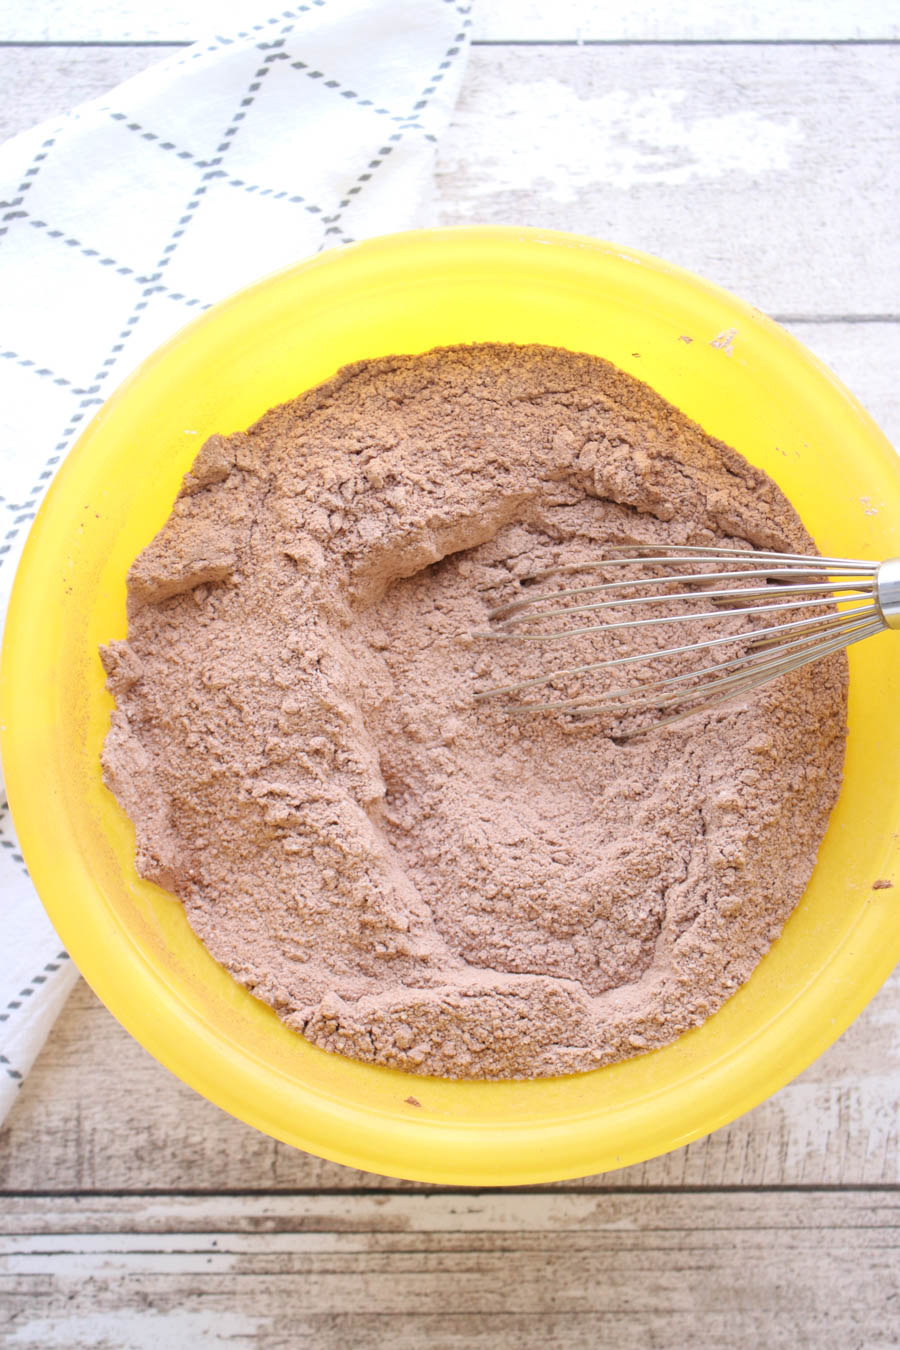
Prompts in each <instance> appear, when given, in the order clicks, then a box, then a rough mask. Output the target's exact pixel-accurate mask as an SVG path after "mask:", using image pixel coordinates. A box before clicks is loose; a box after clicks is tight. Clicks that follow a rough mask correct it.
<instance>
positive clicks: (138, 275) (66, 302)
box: [0, 0, 470, 1120]
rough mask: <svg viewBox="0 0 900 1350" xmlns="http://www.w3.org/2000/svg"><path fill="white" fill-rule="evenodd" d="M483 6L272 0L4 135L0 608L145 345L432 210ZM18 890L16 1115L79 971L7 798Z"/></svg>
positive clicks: (5, 862) (5, 1047) (8, 1035)
mask: <svg viewBox="0 0 900 1350" xmlns="http://www.w3.org/2000/svg"><path fill="white" fill-rule="evenodd" d="M469 9H470V5H469V4H468V3H457V2H456V0H309V3H307V4H300V5H297V6H295V7H294V8H293V9H286V10H284V11H282V12H281V13H279V14H275V15H273V16H271V17H260V15H259V12H258V10H257V11H255V12H252V14H250V13H248V23H247V28H246V30H245V31H242V32H236V33H232V34H230V35H228V36H222V37H216V38H214V39H212V40H210V41H209V42H203V43H198V44H197V45H195V46H192V47H190V48H188V49H187V50H186V51H184V52H182V53H179V55H178V56H175V57H172V58H171V59H169V60H167V61H165V62H163V63H161V64H160V65H157V66H154V67H153V68H152V69H150V70H148V71H146V72H145V73H144V74H142V75H139V76H138V77H137V78H136V79H133V80H129V81H128V82H127V83H126V84H123V85H120V87H119V88H118V89H116V90H114V91H113V93H112V94H109V95H107V96H105V97H103V98H102V99H98V100H95V101H94V102H91V103H87V104H85V105H83V106H82V107H81V108H79V109H78V110H77V111H75V112H73V113H71V114H69V115H68V116H67V117H65V118H62V119H60V120H58V121H55V122H48V123H45V124H44V125H43V126H40V127H37V128H36V129H35V130H34V131H29V132H27V133H25V134H24V135H21V136H17V137H15V138H14V139H13V140H11V141H8V142H7V143H6V144H5V145H3V146H0V195H2V198H3V200H2V202H0V212H2V214H0V358H2V359H0V474H2V481H0V491H2V494H3V495H2V497H0V613H2V612H5V608H6V600H7V598H8V595H9V590H10V587H11V584H12V576H13V573H14V570H15V566H16V563H17V561H18V558H19V556H20V554H21V549H22V545H23V543H24V539H25V535H26V534H27V531H28V526H29V523H30V522H31V520H32V519H33V517H34V514H35V511H36V509H37V506H38V504H39V503H40V500H41V497H42V495H43V493H44V490H45V488H46V487H47V485H48V483H49V482H50V480H51V479H52V477H53V474H54V472H55V470H56V468H57V466H58V465H59V463H60V461H61V460H62V459H63V457H64V456H65V454H66V451H67V450H68V449H69V447H70V445H71V444H72V442H73V441H74V440H75V438H76V437H77V435H78V434H79V432H80V431H81V430H82V429H83V428H84V425H85V423H86V422H87V421H88V420H89V419H90V418H91V417H92V416H93V414H94V411H95V410H96V408H97V407H98V406H99V405H100V404H101V403H102V402H103V400H104V399H105V398H106V397H107V396H108V395H109V394H110V393H111V392H112V390H113V389H114V388H115V386H116V385H117V384H119V383H120V381H121V380H123V379H124V378H125V376H126V375H127V374H128V373H129V372H130V371H131V370H132V369H133V368H134V367H135V366H136V365H137V364H138V362H139V361H141V360H143V358H144V357H145V356H147V355H148V354H149V353H150V352H152V351H153V350H154V348H156V347H157V346H159V344H160V343H161V342H163V341H164V340H165V339H166V338H168V337H169V336H170V335H171V334H172V333H173V332H175V331H176V330H177V329H178V328H180V327H181V326H182V325H183V324H184V323H186V322H187V321H188V320H189V319H190V318H191V317H192V316H193V315H195V314H197V313H198V312H199V311H200V310H202V309H205V308H207V306H209V305H210V304H212V303H214V302H215V301H217V300H219V299H221V298H222V297H223V296H226V295H228V294H230V293H231V292H232V291H235V290H237V289H238V288H239V287H241V286H244V285H246V284H247V283H248V282H250V281H252V280H254V279H255V278H256V277H257V276H258V275H260V274H263V273H266V272H271V271H274V270H275V269H276V268H278V267H281V266H285V265H287V264H288V263H292V262H295V261H297V260H298V259H300V258H303V257H305V256H307V255H309V254H312V253H316V252H318V251H320V250H322V249H325V248H328V247H330V246H332V245H334V244H343V243H349V242H351V241H352V240H354V239H360V238H365V237H367V236H370V235H375V234H382V233H386V232H390V231H392V230H401V229H407V228H412V227H415V226H418V225H427V224H429V223H430V221H429V215H430V197H431V183H432V171H433V162H434V148H435V142H436V140H437V138H438V136H439V135H440V134H441V132H442V131H443V130H444V128H445V127H446V125H447V122H448V120H449V117H450V113H451V111H452V108H453V103H454V100H455V97H456V93H457V90H458V88H459V83H460V79H461V76H462V71H463V66H464V63H465V58H466V51H467V46H468V33H467V30H468V27H469ZM249 10H250V6H249V5H248V12H249ZM0 894H2V898H3V902H2V904H3V908H2V912H3V939H4V940H3V944H2V949H0V1120H2V1119H3V1117H4V1115H5V1114H6V1112H7V1111H8V1109H9V1107H10V1105H11V1104H12V1102H13V1101H14V1099H15V1095H16V1091H17V1089H18V1088H19V1087H20V1086H21V1083H22V1081H23V1078H24V1076H25V1074H26V1073H27V1072H28V1070H29V1068H30V1067H31V1065H32V1063H33V1062H34V1059H35V1056H36V1055H37V1053H38V1051H39V1050H40V1048H41V1046H42V1045H43V1042H44V1040H45V1038H46V1036H47V1033H48V1032H49V1030H50V1028H51V1026H52V1025H53V1022H54V1020H55V1018H56V1016H57V1014H58V1013H59V1011H60V1009H61V1007H62V1005H63V1003H64V1002H65V999H66V996H67V995H68V993H69V991H70V990H71V988H72V985H73V984H74V982H75V979H76V971H75V970H74V968H73V966H72V963H71V961H69V959H68V957H67V956H66V953H65V952H64V951H61V950H60V942H59V939H58V938H57V936H56V934H55V933H54V931H53V929H52V927H51V925H50V923H49V921H48V919H47V917H46V915H45V913H44V911H43V909H42V908H41V905H40V902H39V901H38V899H37V896H36V895H35V892H34V890H33V888H32V886H31V884H30V882H29V880H28V874H27V872H26V870H25V865H24V863H23V861H22V856H21V854H20V853H19V850H18V845H17V843H16V839H15V836H14V834H13V830H12V824H11V821H10V817H9V812H8V810H7V807H6V802H5V800H4V801H3V803H2V811H0Z"/></svg>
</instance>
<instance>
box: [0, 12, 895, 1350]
mask: <svg viewBox="0 0 900 1350" xmlns="http://www.w3.org/2000/svg"><path fill="white" fill-rule="evenodd" d="M601 8H602V11H603V12H602V13H599V12H597V13H595V12H594V9H595V7H594V6H592V5H590V4H587V3H582V2H581V0H557V3H555V4H554V5H552V6H543V5H538V4H537V3H531V2H530V0H480V12H479V13H478V14H477V17H476V28H475V32H476V38H477V41H476V44H475V46H474V48H473V50H472V53H471V59H470V63H469V67H468V71H467V75H466V79H465V85H464V88H463V93H462V97H461V101H460V104H459V107H458V110H457V113H456V116H455V119H454V122H453V126H452V128H451V131H450V132H449V134H448V135H447V136H446V138H445V140H444V141H443V143H442V145H441V147H440V152H439V159H438V167H437V193H436V201H435V208H434V216H435V220H436V221H438V222H445V223H457V222H463V221H514V222H520V223H535V224H537V223H540V224H545V225H553V226H559V227H563V228H569V229H576V230H580V231H584V232H585V233H589V234H595V235H600V236H605V237H608V238H613V239H616V240H620V241H622V242H623V243H628V244H632V245H635V246H638V247H641V248H644V249H647V250H649V251H651V252H654V253H658V254H660V255H662V256H664V257H667V258H670V259H672V260H673V261H676V262H679V263H681V264H683V265H685V266H687V267H689V268H692V269H694V270H696V271H698V272H700V273H702V274H704V275H706V276H708V277H711V278H713V279H714V280H716V281H719V282H720V283H722V284H723V285H725V286H728V287H730V288H731V289H733V290H735V291H737V292H738V293H739V294H741V295H743V296H744V297H745V298H747V299H749V300H751V301H753V302H754V303H755V304H757V305H759V306H760V307H761V308H762V309H765V310H767V311H768V312H770V313H773V314H775V315H776V316H777V317H779V318H780V319H781V320H782V321H783V322H784V323H785V324H786V325H787V327H788V328H790V329H791V331H792V332H794V333H796V334H797V336H798V337H799V338H800V339H801V340H802V341H803V342H805V343H806V344H807V345H808V346H810V347H811V348H812V349H813V350H814V351H815V352H817V353H818V354H819V355H820V356H821V357H822V358H823V360H825V361H826V362H827V363H828V364H830V365H831V366H832V367H833V368H834V370H835V371H836V372H837V373H838V374H839V375H840V376H841V378H842V379H844V381H845V382H846V383H847V384H848V385H849V386H850V387H851V388H852V389H853V390H854V391H855V392H856V393H857V395H858V396H859V397H860V398H861V399H862V401H863V402H864V403H865V404H866V405H867V406H868V408H869V410H870V411H871V412H872V413H873V415H874V416H875V418H876V420H878V421H879V422H880V423H881V425H882V426H883V427H884V429H885V430H886V431H887V433H888V435H892V436H893V437H894V439H895V440H897V441H900V393H898V389H900V381H898V376H897V372H898V370H900V328H898V320H900V267H898V263H897V257H898V243H900V189H898V184H900V138H898V130H900V129H898V125H897V123H898V61H900V48H898V45H897V41H898V37H900V24H898V22H897V18H898V15H897V11H896V10H895V9H894V8H893V7H892V6H891V5H889V4H881V3H876V2H875V0H873V2H872V3H868V4H862V5H861V4H858V3H857V4H855V5H854V4H851V3H849V0H848V2H847V3H842V2H838V0H832V3H824V2H823V3H818V4H809V3H803V0H785V2H784V3H775V0H767V2H766V3H758V4H756V5H750V6H734V5H732V4H725V3H724V0H687V2H686V3H682V4H681V5H680V6H679V7H678V13H677V15H676V14H675V13H673V12H670V10H669V7H668V6H665V5H662V4H653V3H652V2H651V0H647V3H640V2H638V3H635V4H631V5H628V6H626V5H625V4H624V3H610V4H607V5H604V6H602V7H601V6H597V7H596V10H597V11H599V10H600V9H601ZM236 9H237V6H236V5H234V4H223V3H221V2H220V3H219V4H218V5H217V6H215V8H214V9H213V6H212V5H211V4H210V3H209V0H182V2H181V3H178V4H177V5H176V4H175V2H174V0H167V2H164V3H157V4H155V5H154V6H153V8H152V11H151V9H150V7H149V6H146V5H142V4H141V0H133V3H125V4H118V5H116V4H108V5H106V6H104V4H103V0H94V2H93V3H91V2H90V0H88V3H86V4H83V5H81V6H80V7H79V8H77V9H76V8H75V7H74V5H73V4H72V3H69V2H67V0H39V2H38V3H37V4H35V5H32V7H31V8H30V9H29V10H28V11H27V12H25V11H22V12H18V13H14V12H13V10H12V8H11V7H7V9H6V12H5V15H3V16H2V17H0V40H3V41H4V43H5V45H4V46H3V47H2V48H0V71H2V76H3V88H4V89H5V91H6V97H5V99H4V100H3V105H2V107H0V135H11V134H13V133H14V132H15V131H16V130H17V129H20V128H22V127H24V126H27V125H30V124H32V123H34V122H36V121H38V120H40V119H42V118H45V117H48V116H51V115H53V114H55V113H57V112H60V111H64V110H65V109H66V108H68V107H70V106H72V105H74V104H75V103H77V102H78V101H80V100H81V99H83V98H86V97H89V96H91V95H94V94H98V93H100V92H102V91H104V90H105V89H106V88H108V87H110V86H112V85H114V84H116V83H118V82H119V81H120V80H121V79H123V78H125V77H127V76H128V75H129V74H132V73H134V72H136V71H137V70H139V69H141V68H143V67H144V66H145V65H147V64H149V63H150V62H152V61H154V60H157V59H160V58H161V57H163V56H165V55H166V54H167V52H168V50H169V49H170V47H171V45H172V44H173V43H176V42H183V41H187V40H189V39H190V38H192V37H193V36H194V35H195V34H199V33H200V31H201V30H202V29H203V28H204V26H207V25H210V14H211V13H213V12H214V14H215V18H214V19H213V20H212V25H210V26H216V27H217V28H222V27H224V26H225V25H226V24H227V21H228V18H229V14H230V13H231V12H232V11H235V10H236ZM545 9H546V10H547V11H552V12H546V13H545V12H544V10H545ZM884 769H885V772H897V766H891V765H885V766H884ZM898 1092H900V979H898V978H896V977H895V978H894V979H892V980H891V981H889V983H888V984H887V985H886V986H885V988H884V989H883V990H882V992H881V993H880V994H879V995H878V997H877V998H876V999H875V1000H874V1001H873V1002H872V1004H871V1005H870V1007H869V1008H868V1010H867V1011H866V1013H865V1014H864V1015H863V1016H862V1017H860V1018H859V1019H858V1020H857V1022H856V1023H855V1024H854V1025H853V1026H852V1027H851V1029H850V1030H849V1031H848V1032H847V1033H846V1034H845V1035H844V1036H843V1037H842V1038H841V1040H840V1041H839V1042H838V1043H837V1044H836V1045H835V1046H834V1047H833V1048H832V1049H831V1050H830V1051H829V1052H828V1053H827V1054H826V1055H824V1056H823V1057H822V1058H821V1059H820V1060H818V1061H817V1062H816V1063H815V1064H814V1065H812V1066H811V1068H809V1069H808V1070H807V1072H806V1073H804V1074H803V1075H802V1076H801V1077H800V1078H799V1079H797V1080H796V1081H795V1082H794V1083H792V1084H791V1085H790V1086H789V1087H786V1088H785V1089H784V1090H783V1091H782V1092H780V1093H779V1094H778V1095H777V1096H776V1097H774V1098H772V1099H771V1100H770V1101H768V1102H766V1103H765V1104H764V1105H762V1106H760V1107H758V1108H757V1109H756V1110H755V1111H754V1112H752V1113H751V1114H750V1115H748V1116H745V1117H744V1118H743V1119H741V1120H739V1121H736V1122H735V1123H734V1124H733V1125H731V1126H729V1127H728V1128H726V1129H723V1130H720V1131H719V1132H718V1133H717V1134H715V1135H713V1136H712V1137H710V1138H708V1139H705V1140H702V1141H700V1142H698V1143H695V1144H691V1145H690V1146H689V1147H687V1148H684V1149H681V1150H680V1151H678V1152H676V1153H673V1154H671V1155H669V1156H668V1157H665V1158H660V1159H656V1160H655V1161H652V1162H649V1163H645V1164H643V1165H641V1166H637V1167H633V1168H629V1169H628V1170H626V1171H623V1172H620V1173H613V1174H611V1175H607V1176H602V1177H592V1178H586V1179H585V1180H584V1181H581V1182H578V1183H573V1184H569V1185H565V1186H551V1187H544V1188H538V1189H535V1190H531V1191H486V1192H485V1191H481V1192H474V1191H458V1190H457V1191H446V1190H442V1189H439V1188H435V1187H429V1186H419V1185H412V1184H406V1183H398V1182H396V1181H390V1180H387V1179H385V1178H382V1177H377V1176H371V1175H367V1174H364V1173H360V1172H354V1171H351V1170H349V1169H347V1168H344V1167H340V1166H337V1165H334V1164H330V1163H326V1162H322V1161H321V1160H319V1159H317V1158H314V1157H309V1156H307V1155H305V1154H302V1153H298V1152H295V1151H292V1150H291V1149H289V1148H287V1147H285V1146H283V1145H281V1144H278V1143H275V1142H274V1141H273V1140H271V1139H269V1138H267V1137H265V1136H263V1135H260V1134H257V1133H256V1132H255V1131H253V1130H251V1129H249V1128H248V1127H246V1126H244V1125H242V1124H240V1123H239V1122H237V1121H235V1120H232V1119H231V1118H230V1117H228V1116H226V1115H224V1114H223V1113H222V1112H221V1111H219V1110H218V1109H217V1108H216V1107H214V1106H211V1105H210V1104H209V1103H208V1102H206V1101H204V1100H203V1099H201V1098H200V1097H197V1096H195V1095H194V1094H193V1093H192V1092H191V1091H190V1090H189V1089H188V1088H186V1087H184V1086H183V1085H182V1084H180V1083H179V1082H177V1081H176V1080H175V1079H174V1078H172V1077H171V1076H170V1075H169V1074H168V1073H167V1072H166V1071H165V1070H164V1069H162V1068H161V1067H159V1065H157V1064H156V1063H155V1062H154V1061H153V1060H151V1059H150V1058H149V1056H148V1055H146V1054H145V1053H144V1051H143V1050H141V1049H140V1047H139V1046H138V1045H136V1044H135V1043H134V1042H133V1041H132V1040H131V1039H130V1038H129V1037H128V1036H127V1035H126V1034H125V1032H124V1031H122V1029H121V1028H120V1027H119V1026H118V1024H117V1023H116V1022H114V1021H113V1019H112V1018H111V1017H110V1016H109V1015H108V1013H106V1011H105V1010H104V1009H103V1008H102V1007H101V1005H100V1004H99V1003H98V1002H97V1001H96V999H95V998H94V997H93V995H92V994H91V993H90V992H89V991H88V990H87V988H86V987H85V986H84V985H80V986H79V987H78V988H77V990H76V992H75V994H74V995H73V996H72V999H71V1001H70V1003H69V1006H68V1007H67V1009H66V1011H65V1013H64V1015H63V1017H62V1018H61V1019H60V1021H59V1024H58V1025H57V1028H56V1030H55V1031H54V1033H53V1034H52V1036H51V1038H50V1041H49V1042H48V1044H47V1047H46V1049H45V1051H44V1053H43V1055H42V1056H41V1058H40V1060H39V1061H38V1063H37V1065H36V1067H35V1069H34V1070H33V1072H32V1074H31V1075H30V1077H29V1078H28V1080H27V1082H26V1083H25V1086H24V1087H23V1089H22V1093H21V1098H20V1100H19V1102H18V1104H17V1106H16V1107H15V1109H14V1110H13V1112H12V1114H11V1117H10V1118H9V1120H8V1122H7V1125H6V1127H5V1129H4V1131H3V1133H2V1137H0V1187H2V1189H3V1192H4V1194H3V1199H2V1203H0V1228H2V1231H3V1234H5V1237H3V1239H2V1241H3V1243H4V1251H5V1255H4V1256H3V1258H2V1265H0V1279H2V1293H0V1324H2V1320H3V1319H4V1318H5V1319H6V1331H5V1332H0V1338H2V1344H3V1345H9V1346H15V1347H17V1348H18V1350H38V1348H40V1350H47V1348H48V1347H65V1348H66V1350H68V1348H69V1347H88V1346H90V1347H109V1348H110V1350H121V1348H122V1347H127V1348H129V1350H130V1348H131V1347H135V1348H136V1350H137V1348H138V1347H140V1350H143V1348H144V1347H154V1348H155V1347H157V1346H162V1347H175V1348H176V1350H180V1347H183V1346H184V1347H187V1346H190V1347H193V1346H199V1347H209V1346H226V1345H227V1346H229V1347H232V1350H240V1348H242V1347H251V1346H252V1347H258V1346H262V1347H266V1350H270V1348H271V1350H275V1348H276V1347H282V1346H284V1347H295V1346H298V1345H308V1346H314V1347H322V1348H323V1350H331V1348H332V1347H334V1350H343V1348H344V1347H370V1346H371V1347H375V1346H379V1347H380V1346H391V1347H409V1350H413V1348H415V1350H418V1348H419V1347H421V1346H425V1345H429V1346H434V1347H447V1350H449V1348H450V1347H463V1346H466V1347H468V1346H485V1347H488V1346H490V1347H507V1346H514V1345H515V1346H517V1347H518V1346H521V1347H531V1346H535V1347H537V1346H541V1347H545V1346H550V1347H553V1346H561V1347H562V1346H564V1347H595V1346H601V1345H607V1344H608V1345H612V1346H616V1347H621V1350H628V1348H629V1347H635V1350H637V1347H641V1350H645V1347H665V1348H666V1350H669V1347H681V1346H688V1345H689V1346H691V1347H694V1348H695V1350H703V1348H704V1347H717V1348H718V1347H723V1346H726V1345H728V1346H736V1347H747V1348H748V1350H749V1347H758V1346H767V1347H791V1350H793V1348H794V1347H803V1346H810V1347H812V1346H815V1347H817V1348H818V1347H835V1350H837V1348H838V1347H839V1348H840V1350H851V1347H859V1348H860V1350H862V1348H863V1347H865V1350H876V1347H887V1346H895V1345H898V1344H900V1296H898V1295H900V1280H898V1257H897V1231H898V1221H900V1191H898V1184H900V1134H898V1112H897V1098H898Z"/></svg>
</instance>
